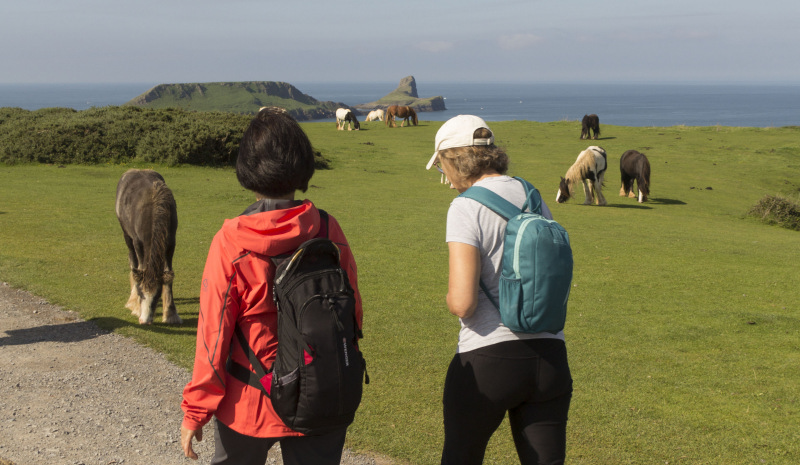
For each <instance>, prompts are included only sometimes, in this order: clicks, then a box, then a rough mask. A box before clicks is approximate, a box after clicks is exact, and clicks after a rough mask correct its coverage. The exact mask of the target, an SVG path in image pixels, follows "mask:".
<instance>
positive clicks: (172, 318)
mask: <svg viewBox="0 0 800 465" xmlns="http://www.w3.org/2000/svg"><path fill="white" fill-rule="evenodd" d="M174 254H175V242H174V241H173V242H171V243H170V244H169V246H168V247H167V251H166V263H165V269H164V277H163V280H164V284H163V285H162V289H161V301H162V305H163V312H162V314H161V320H162V321H163V322H164V323H167V324H173V325H179V324H181V323H183V320H181V317H179V316H178V309H176V308H175V301H174V300H173V298H172V282H173V281H174V280H175V272H174V271H173V270H172V256H173V255H174Z"/></svg>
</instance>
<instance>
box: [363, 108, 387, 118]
mask: <svg viewBox="0 0 800 465" xmlns="http://www.w3.org/2000/svg"><path fill="white" fill-rule="evenodd" d="M364 121H383V110H381V109H377V110H372V111H371V112H369V113H367V119H365V120H364Z"/></svg>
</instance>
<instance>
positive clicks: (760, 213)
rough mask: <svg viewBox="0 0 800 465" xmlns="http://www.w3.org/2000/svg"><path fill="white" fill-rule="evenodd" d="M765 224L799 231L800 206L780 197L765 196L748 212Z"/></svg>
mask: <svg viewBox="0 0 800 465" xmlns="http://www.w3.org/2000/svg"><path fill="white" fill-rule="evenodd" d="M748 214H749V215H750V216H754V217H757V218H759V219H760V220H761V221H763V222H764V223H766V224H775V225H778V226H781V227H784V228H787V229H792V230H794V231H800V205H798V204H797V202H793V201H792V200H790V199H788V198H786V197H783V196H780V195H777V196H776V195H766V196H764V197H763V198H762V199H761V200H759V201H758V203H757V204H756V205H755V206H753V208H751V209H750V211H749V212H748Z"/></svg>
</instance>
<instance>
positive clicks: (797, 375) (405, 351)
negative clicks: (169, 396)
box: [0, 114, 800, 464]
mask: <svg viewBox="0 0 800 465" xmlns="http://www.w3.org/2000/svg"><path fill="white" fill-rule="evenodd" d="M423 117H424V114H423ZM440 125H441V123H438V122H428V121H422V122H421V123H420V126H418V127H408V128H395V129H388V128H385V127H384V126H383V123H380V122H371V123H363V124H362V128H363V129H362V130H361V131H352V132H349V131H336V130H335V127H334V124H333V123H330V124H325V123H308V124H304V125H303V127H304V129H305V130H306V131H307V133H308V135H309V137H310V138H311V141H312V143H313V144H314V146H315V148H316V149H317V150H320V151H321V152H322V154H323V155H324V156H325V157H326V158H329V159H330V160H332V166H333V169H331V170H325V171H318V172H317V174H316V175H315V176H314V178H313V179H312V182H311V184H312V186H311V188H310V189H309V191H308V192H307V193H306V196H307V197H308V198H310V199H312V200H313V201H314V202H315V203H316V204H317V205H318V206H319V207H321V208H324V209H326V210H328V211H329V212H331V213H332V214H333V215H334V216H336V218H337V219H338V220H339V222H340V223H341V224H342V227H343V228H344V230H345V233H346V234H347V236H348V238H349V240H350V243H351V245H352V247H353V250H354V253H355V256H356V260H357V261H358V266H359V282H360V289H361V293H362V297H363V301H364V308H365V336H366V337H365V339H364V341H363V344H362V348H363V350H364V352H365V356H366V358H367V363H368V371H369V375H370V378H371V381H372V383H371V384H370V385H369V386H367V387H366V388H365V395H364V399H363V403H362V406H361V408H360V409H359V412H358V414H357V417H356V421H355V423H354V424H353V426H352V427H351V433H350V434H349V436H348V441H349V442H348V444H349V446H350V447H352V448H355V449H357V450H365V451H374V452H377V453H382V454H386V455H388V456H391V457H394V458H395V459H397V460H398V461H401V462H407V463H413V464H431V463H438V457H439V453H440V447H441V444H442V418H441V392H442V384H443V380H444V374H445V370H446V368H447V364H448V363H449V360H450V358H451V357H452V355H453V353H454V350H455V345H456V341H457V334H458V321H457V319H456V318H455V317H453V316H451V315H450V314H449V313H448V312H447V310H446V308H445V305H444V295H445V292H446V282H447V277H446V276H447V247H446V244H445V243H444V227H445V215H446V211H447V207H448V205H449V202H450V201H451V200H452V198H453V197H454V195H455V193H454V191H452V190H449V189H447V188H445V187H444V186H442V185H441V184H440V183H439V173H438V172H428V171H425V169H424V165H425V163H426V162H427V160H428V158H429V157H430V155H431V153H432V150H433V149H432V147H433V139H434V135H435V132H436V130H437V129H438V127H439V126H440ZM491 126H492V129H493V130H494V131H495V133H496V135H497V143H498V145H501V146H504V147H505V148H506V149H507V150H508V153H509V155H510V157H511V160H512V167H511V171H510V173H509V174H512V175H519V176H523V177H525V178H526V179H528V180H529V181H531V182H532V183H533V184H534V185H536V186H537V187H538V188H539V190H540V191H541V193H542V196H543V198H544V200H545V201H546V202H547V203H548V205H549V206H550V208H551V210H552V212H553V215H554V216H555V218H556V219H557V220H558V221H559V222H560V223H561V224H562V225H564V227H566V229H567V230H568V231H569V233H570V238H571V242H572V247H573V252H574V258H575V277H574V280H573V290H572V294H571V299H570V306H569V314H568V317H567V326H566V329H565V334H566V338H567V348H568V351H569V356H570V364H571V369H572V374H573V378H574V382H575V392H574V397H573V402H572V408H571V411H570V423H569V426H568V452H567V453H568V457H567V458H568V462H569V463H576V464H611V463H613V464H667V463H668V464H679V463H684V464H723V463H724V464H733V463H736V464H739V463H741V464H749V463H770V464H776V463H780V464H783V463H786V464H790V463H798V462H800V403H799V401H800V390H798V385H800V370H799V369H798V367H800V319H799V318H800V316H799V315H800V305H799V304H800V285H799V284H800V267H798V262H799V261H800V233H798V232H797V231H791V230H787V229H782V228H779V227H775V226H767V225H764V224H762V223H761V222H758V221H756V220H754V219H751V218H749V217H747V216H746V213H747V211H748V210H749V209H750V207H752V206H753V205H754V204H756V203H757V202H758V201H759V199H761V198H762V197H763V196H765V195H775V194H782V195H786V196H789V197H792V198H794V199H795V200H797V198H798V192H799V190H800V128H796V127H793V128H766V129H756V128H729V127H680V126H677V127H669V128H654V127H651V128H630V127H618V126H609V125H604V126H603V127H602V131H603V132H602V136H603V137H602V138H601V139H600V140H598V141H591V142H587V141H581V140H579V139H578V135H579V133H580V127H579V123H575V122H555V123H535V122H524V121H509V122H497V123H491ZM595 144H596V145H600V146H602V147H604V148H605V149H606V151H607V152H608V154H609V166H610V168H609V170H608V174H607V177H606V189H605V195H606V197H607V199H608V201H609V205H608V206H606V207H595V206H591V207H590V206H583V205H581V204H580V202H581V201H582V199H581V200H579V201H578V202H576V201H575V200H572V201H571V202H570V203H567V204H556V203H555V200H554V199H555V194H556V189H557V183H558V179H559V176H562V175H563V174H564V173H565V172H566V170H567V168H568V167H569V166H570V165H571V164H572V162H573V161H574V160H575V158H576V157H577V155H578V153H579V152H580V151H581V150H582V149H584V148H585V147H586V146H587V145H595ZM628 149H637V150H639V151H641V152H644V153H646V154H647V155H648V157H649V159H650V162H651V165H652V192H651V200H650V201H649V202H647V203H645V204H638V203H636V201H635V200H633V199H628V198H622V197H618V196H617V194H618V191H619V174H618V173H619V172H618V168H617V167H618V163H619V156H620V155H621V154H622V153H623V152H624V151H625V150H628ZM130 167H131V166H129V165H124V166H123V165H107V166H66V167H57V166H46V165H21V166H12V167H2V168H0V225H2V233H1V234H0V279H2V280H4V281H6V282H9V283H10V284H12V285H14V286H18V287H22V288H24V289H26V290H28V291H31V292H33V293H34V294H37V295H40V296H43V297H44V298H46V299H48V300H49V301H50V302H52V303H56V304H60V305H63V306H64V307H66V308H69V309H72V310H75V311H78V312H80V314H81V315H82V316H83V317H84V318H87V319H91V320H93V321H95V322H96V323H97V324H99V325H101V326H103V327H105V328H109V329H112V330H114V331H117V332H119V333H120V334H123V335H126V336H130V337H133V338H135V339H137V340H138V341H140V342H142V343H143V344H146V345H148V346H151V347H153V348H155V349H157V350H159V351H162V352H164V353H166V354H167V355H168V356H169V357H170V359H172V360H173V361H175V362H176V363H178V364H180V365H182V366H184V367H186V368H189V367H190V365H191V363H192V357H193V354H194V333H195V327H196V324H197V315H198V293H199V283H200V277H201V273H202V269H203V264H204V261H205V254H206V252H207V250H208V246H209V243H210V241H211V238H212V236H213V234H214V233H215V232H216V231H217V229H218V228H219V227H220V225H221V224H222V221H223V219H224V218H230V217H232V216H235V215H238V214H239V213H241V212H242V211H243V210H244V209H245V207H246V206H247V205H249V204H250V203H251V202H252V201H253V197H252V195H251V194H250V193H248V192H246V191H244V190H243V189H242V188H241V187H239V185H238V183H237V182H236V178H235V175H234V173H233V170H232V169H212V168H198V167H178V168H167V167H163V166H146V167H150V168H154V169H156V170H158V171H159V172H161V174H162V175H163V176H164V178H165V179H166V180H167V183H168V184H169V185H170V187H171V188H172V189H173V192H174V194H175V197H176V201H177V203H178V215H179V227H178V250H177V252H176V257H175V275H176V276H175V298H176V299H175V300H176V304H177V306H178V311H179V313H180V315H181V317H182V318H183V319H184V322H185V324H184V325H183V326H180V327H173V326H166V325H162V324H160V323H158V321H160V317H158V318H157V320H156V321H157V323H156V324H154V325H153V326H139V325H138V324H137V323H136V319H135V318H134V317H133V316H132V315H130V312H129V311H128V310H126V309H125V308H124V304H125V302H126V300H127V297H128V293H129V288H128V270H127V267H128V264H127V250H126V248H125V245H124V242H123V240H122V233H121V231H120V228H119V225H118V223H117V219H116V217H115V215H114V192H115V187H116V183H117V180H118V179H119V176H120V175H121V174H122V173H123V172H124V171H125V170H126V169H128V168H130ZM138 167H145V166H138ZM175 415H176V418H178V417H180V415H181V412H180V409H179V406H178V405H176V406H175ZM176 421H177V420H176ZM176 424H177V423H176ZM507 428H508V427H507V425H506V424H504V425H503V426H502V427H501V429H500V430H499V431H498V433H497V434H496V435H495V437H494V438H493V440H492V442H491V444H490V447H489V450H488V452H487V457H486V463H495V464H505V463H515V461H516V458H515V452H514V448H513V443H512V441H511V438H510V434H509V432H508V429H507Z"/></svg>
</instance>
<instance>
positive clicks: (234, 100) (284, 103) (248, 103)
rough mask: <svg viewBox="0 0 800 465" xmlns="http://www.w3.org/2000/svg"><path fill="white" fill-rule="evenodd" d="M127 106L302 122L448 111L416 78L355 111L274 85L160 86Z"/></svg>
mask: <svg viewBox="0 0 800 465" xmlns="http://www.w3.org/2000/svg"><path fill="white" fill-rule="evenodd" d="M125 105H132V106H140V107H145V108H170V107H173V108H183V109H186V110H195V111H224V112H230V113H238V114H254V113H256V112H257V111H258V110H259V109H260V108H261V107H266V106H276V107H281V108H285V109H286V110H287V111H288V112H289V114H291V115H292V116H293V117H294V118H295V119H296V120H298V121H307V120H314V119H327V118H334V117H335V116H336V109H337V108H349V109H351V110H353V111H355V112H356V114H363V113H362V112H361V111H359V110H365V111H371V110H375V109H378V108H382V109H385V108H387V107H388V106H389V105H409V106H412V107H414V108H415V109H416V110H417V111H418V112H424V111H442V110H445V106H444V99H443V98H442V97H441V96H439V97H431V98H419V97H418V96H417V85H416V81H415V80H414V76H408V77H405V78H403V79H402V80H401V81H400V85H399V86H398V87H397V89H395V90H394V91H392V92H390V93H389V94H387V95H386V96H384V97H383V98H381V99H379V100H377V101H375V102H371V103H364V104H359V105H356V106H355V107H350V106H348V105H345V104H344V103H341V102H332V101H324V102H322V101H319V100H317V99H315V98H314V97H311V96H309V95H306V94H304V93H302V92H300V91H299V90H298V89H297V88H296V87H295V86H293V85H291V84H289V83H286V82H274V81H250V82H212V83H190V84H159V85H157V86H155V87H153V88H152V89H150V90H148V91H147V92H145V93H143V94H141V95H139V96H138V97H135V98H133V99H132V100H130V101H129V102H127V103H126V104H125Z"/></svg>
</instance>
